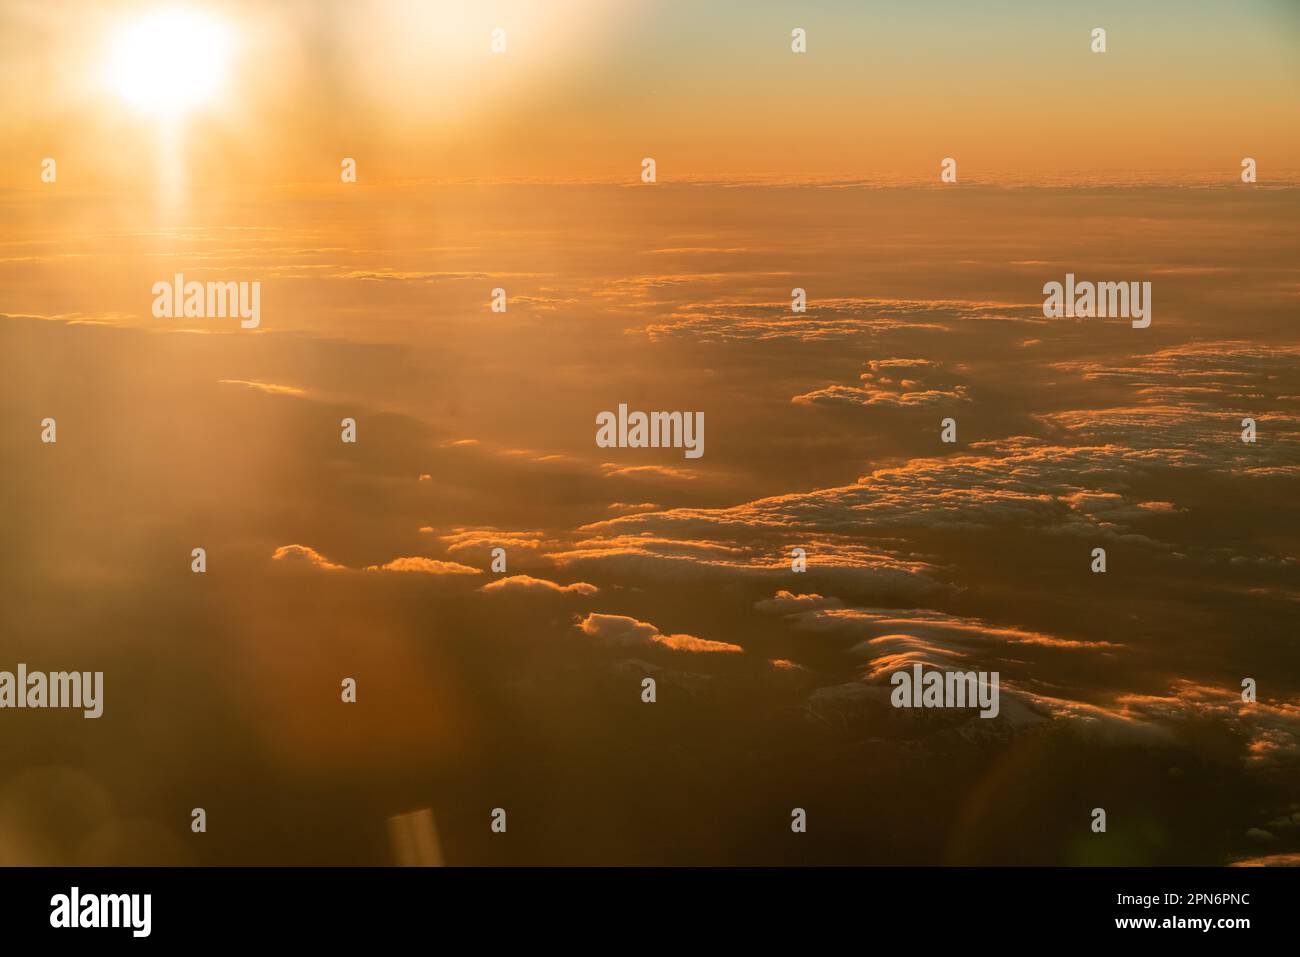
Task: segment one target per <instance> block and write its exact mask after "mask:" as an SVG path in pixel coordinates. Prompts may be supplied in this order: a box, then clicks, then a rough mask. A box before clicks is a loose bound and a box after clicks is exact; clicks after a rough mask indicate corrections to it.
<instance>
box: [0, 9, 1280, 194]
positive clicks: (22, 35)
mask: <svg viewBox="0 0 1300 957" xmlns="http://www.w3.org/2000/svg"><path fill="white" fill-rule="evenodd" d="M158 6H159V4H158V3H129V2H127V3H117V4H111V5H104V4H88V3H87V4H78V3H68V4H60V5H59V6H58V7H57V8H55V7H52V6H50V5H49V4H42V3H37V2H29V0H20V2H15V3H8V4H6V5H5V7H4V9H3V11H0V37H3V39H2V40H0V43H2V44H3V53H4V56H3V60H2V62H3V66H2V67H0V70H2V71H3V72H2V73H0V80H2V81H3V83H4V87H5V89H6V90H8V91H11V92H10V93H9V94H7V103H6V110H5V111H4V116H3V117H2V118H0V135H2V136H3V138H4V141H5V143H6V149H5V150H4V155H3V159H0V184H3V185H6V186H10V187H20V188H22V187H28V186H35V185H39V179H38V177H39V168H40V166H39V164H40V160H41V159H42V158H43V157H46V156H52V157H55V158H56V159H58V160H59V162H60V172H61V180H60V181H61V182H62V183H64V185H65V186H67V187H71V188H75V187H77V186H79V185H84V186H103V187H112V188H120V187H131V186H134V185H139V184H140V182H141V180H144V181H145V182H146V185H147V183H148V182H149V181H152V180H154V179H162V178H165V175H166V174H165V172H164V171H163V170H161V169H160V168H159V167H160V165H161V163H162V162H163V161H162V160H161V159H160V150H159V146H158V140H159V136H160V133H159V126H160V123H159V122H158V120H157V118H156V117H151V116H148V115H141V114H139V113H137V112H135V111H133V110H132V109H131V107H129V106H128V105H127V104H126V103H125V102H124V101H123V100H122V98H121V97H120V96H119V95H118V94H117V92H116V91H115V90H114V89H113V88H112V83H111V80H106V79H105V76H104V70H103V63H104V61H105V60H106V58H107V51H108V47H109V45H110V41H111V38H112V36H113V34H114V31H115V30H117V29H119V28H120V27H121V26H122V24H124V23H129V22H130V21H131V20H132V19H133V18H138V16H139V15H140V13H141V12H142V11H148V10H153V9H155V8H157V7H158ZM182 6H186V7H189V8H194V9H200V10H203V11H206V12H208V13H209V14H210V15H211V16H212V17H213V18H214V19H216V20H218V21H220V22H222V23H224V24H226V25H227V26H228V28H229V29H230V31H231V33H232V35H233V36H234V38H235V41H236V42H235V55H234V59H233V62H232V64H231V67H232V68H231V70H230V73H229V75H228V76H227V77H226V78H225V82H224V83H223V84H222V86H223V92H222V94H221V96H220V97H218V98H217V99H216V100H215V101H213V102H212V103H211V104H209V105H207V106H205V107H203V108H201V109H198V110H196V111H194V112H193V113H191V114H189V115H188V116H186V117H184V119H183V122H181V123H180V124H179V125H178V127H177V130H176V132H177V133H178V134H179V135H178V136H177V139H178V141H179V146H178V147H177V151H178V152H179V154H180V155H181V156H182V157H183V160H184V166H185V170H186V174H187V176H188V177H189V178H190V179H191V180H192V181H195V182H216V181H226V182H231V183H240V184H245V183H251V184H266V183H286V182H322V183H325V182H332V181H337V170H338V165H339V160H340V159H341V158H342V157H343V156H352V157H355V158H356V159H357V160H358V163H359V169H360V172H361V176H362V181H363V182H372V183H373V182H383V181H422V180H460V179H480V180H482V179H487V180H493V179H509V180H519V179H523V180H542V181H573V180H592V179H595V180H608V181H621V180H631V181H635V178H636V176H637V173H638V171H639V164H640V160H641V158H642V157H644V156H653V157H655V158H656V160H657V161H658V164H659V176H660V178H661V180H674V179H676V180H686V179H710V178H717V179H728V180H731V179H752V178H774V179H794V180H819V179H826V178H848V179H855V180H868V181H895V180H900V179H901V180H910V181H927V180H931V179H933V178H935V177H936V176H937V170H938V163H939V161H940V159H941V158H942V157H944V156H953V157H955V158H957V160H958V162H959V169H960V173H961V175H962V177H963V178H964V179H966V180H980V179H984V180H994V181H1002V182H1006V181H1022V180H1026V179H1028V180H1030V181H1034V180H1040V179H1053V180H1056V181H1060V180H1067V181H1068V180H1071V179H1082V180H1090V179H1094V178H1098V177H1100V178H1107V177H1109V176H1111V175H1114V174H1118V173H1119V172H1121V171H1142V172H1147V173H1151V174H1154V175H1156V178H1159V179H1162V180H1175V181H1176V180H1178V179H1179V178H1180V177H1184V176H1189V175H1190V176H1194V177H1196V178H1203V177H1209V178H1210V179H1215V178H1217V177H1220V176H1222V177H1225V178H1227V179H1229V180H1231V179H1233V178H1235V176H1236V170H1237V169H1238V168H1239V165H1240V161H1241V158H1242V157H1244V156H1252V157H1254V158H1256V159H1257V160H1258V161H1259V163H1260V169H1261V173H1260V176H1261V180H1267V179H1268V178H1269V177H1270V176H1276V177H1282V176H1283V175H1284V174H1286V175H1289V173H1290V172H1293V171H1295V170H1297V169H1300V159H1297V157H1300V125H1297V124H1296V123H1294V122H1285V121H1283V118H1286V117H1291V118H1294V116H1295V112H1296V111H1295V105H1296V102H1297V97H1298V94H1300V71H1298V70H1297V65H1296V57H1295V51H1296V48H1297V47H1296V42H1297V39H1298V38H1300V17H1298V16H1297V14H1296V12H1295V8H1294V7H1292V6H1290V5H1287V4H1280V3H1270V2H1251V3H1238V4H1234V5H1232V6H1231V7H1224V6H1223V5H1217V4H1209V3H1178V4H1173V3H1154V4H1146V5H1143V7H1142V8H1141V9H1138V10H1133V9H1129V8H1130V7H1131V5H1130V4H1125V3H1098V4H1091V5H1090V7H1089V9H1088V10H1087V11H1084V12H1078V11H1072V10H1071V9H1070V8H1069V7H1068V6H1067V5H1050V4H1047V5H1045V4H1028V3H1002V4H993V5H991V6H981V8H980V9H972V5H969V4H961V3H956V2H932V3H921V4H903V3H875V4H848V3H844V4H835V3H832V4H823V5H820V7H819V8H818V9H817V10H815V11H808V10H802V11H801V10H799V9H798V8H787V7H785V6H784V5H781V4H772V3H744V4H741V3H718V4H709V5H708V9H707V10H701V9H698V7H699V5H697V4H688V3H680V2H669V0H661V2H655V0H638V2H634V3H623V4H617V5H614V4H603V3H597V2H595V0H558V2H554V3H548V4H545V5H539V4H531V3H523V2H505V3H483V4H473V5H465V6H463V5H460V4H451V3H423V4H408V3H396V2H374V3H368V4H361V5H356V4H351V3H342V2H323V3H296V4H295V3H289V4H276V5H266V4H249V3H241V2H212V3H192V4H185V5H182ZM497 26H500V27H502V28H504V29H505V30H506V39H507V46H506V51H505V52H504V53H502V54H499V55H494V54H492V53H491V52H490V49H489V47H490V42H491V32H492V30H493V28H494V27H497ZM1096 26H1103V27H1105V28H1106V29H1107V46H1108V49H1107V52H1106V53H1104V54H1096V53H1093V52H1091V50H1090V49H1089V44H1090V33H1091V30H1092V29H1093V28H1094V27H1096ZM794 27H802V28H803V29H805V30H806V31H807V35H808V52H807V53H806V54H802V55H796V54H794V53H792V52H791V50H790V31H791V30H792V29H793V28H794Z"/></svg>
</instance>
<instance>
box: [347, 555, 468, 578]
mask: <svg viewBox="0 0 1300 957" xmlns="http://www.w3.org/2000/svg"><path fill="white" fill-rule="evenodd" d="M366 571H368V572H420V573H421V574H424V575H481V574H483V572H482V570H481V569H478V568H471V567H470V566H468V565H462V564H460V563H459V562H444V561H439V560H437V559H435V558H425V557H423V556H421V555H412V556H409V557H406V558H394V559H392V560H391V561H387V562H384V563H383V564H382V565H367V566H366Z"/></svg>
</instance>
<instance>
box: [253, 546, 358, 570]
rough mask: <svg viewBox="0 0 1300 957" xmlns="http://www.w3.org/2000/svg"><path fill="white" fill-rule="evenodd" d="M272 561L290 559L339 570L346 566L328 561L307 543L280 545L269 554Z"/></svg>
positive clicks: (317, 566)
mask: <svg viewBox="0 0 1300 957" xmlns="http://www.w3.org/2000/svg"><path fill="white" fill-rule="evenodd" d="M271 560H272V561H276V562H278V561H291V562H305V563H306V564H308V565H313V566H315V567H316V568H325V569H329V570H330V571H341V570H344V569H346V568H347V566H346V565H337V564H335V563H334V562H332V561H330V560H329V559H328V558H326V557H325V556H324V555H322V554H321V553H320V552H318V551H316V549H314V548H311V547H309V546H307V545H281V546H280V547H279V548H277V549H276V550H275V552H274V553H273V554H272V555H271Z"/></svg>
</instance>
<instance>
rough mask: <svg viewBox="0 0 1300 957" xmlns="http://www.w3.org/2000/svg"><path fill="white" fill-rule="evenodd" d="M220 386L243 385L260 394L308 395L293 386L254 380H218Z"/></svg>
mask: <svg viewBox="0 0 1300 957" xmlns="http://www.w3.org/2000/svg"><path fill="white" fill-rule="evenodd" d="M217 383H218V384H219V385H242V386H245V387H246V388H249V389H256V390H258V391H259V392H266V393H269V394H271V395H306V392H305V391H304V390H302V389H298V388H295V387H294V386H291V385H276V384H275V383H273V382H255V381H253V380H252V379H218V380H217Z"/></svg>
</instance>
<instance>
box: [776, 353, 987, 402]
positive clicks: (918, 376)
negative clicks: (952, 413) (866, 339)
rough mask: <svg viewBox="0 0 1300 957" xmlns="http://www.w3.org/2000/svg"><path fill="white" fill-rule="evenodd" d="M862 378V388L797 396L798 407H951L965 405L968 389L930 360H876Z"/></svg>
mask: <svg viewBox="0 0 1300 957" xmlns="http://www.w3.org/2000/svg"><path fill="white" fill-rule="evenodd" d="M867 370H868V371H866V372H864V373H862V375H861V376H859V379H860V380H861V385H857V386H847V385H829V386H826V387H825V388H821V389H814V390H813V391H811V392H805V393H803V394H802V395H797V396H795V397H794V398H793V399H791V400H790V401H791V402H794V403H796V404H798V405H828V404H830V405H863V406H889V407H894V408H901V407H904V406H915V407H920V406H932V405H949V404H951V403H953V402H965V401H966V399H967V395H966V387H965V386H964V385H957V384H955V383H953V382H952V381H951V380H950V379H949V377H947V376H943V375H941V374H940V373H939V364H938V363H935V362H932V361H930V360H928V359H873V360H872V361H870V362H868V363H867Z"/></svg>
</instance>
